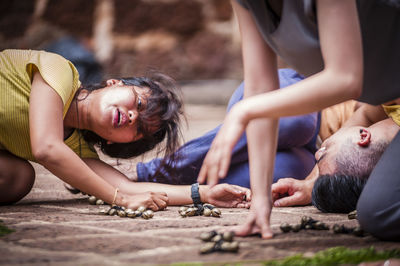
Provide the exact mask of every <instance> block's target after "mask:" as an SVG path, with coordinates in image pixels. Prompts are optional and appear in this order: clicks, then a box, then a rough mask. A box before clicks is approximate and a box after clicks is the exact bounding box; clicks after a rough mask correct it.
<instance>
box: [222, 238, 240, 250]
mask: <svg viewBox="0 0 400 266" xmlns="http://www.w3.org/2000/svg"><path fill="white" fill-rule="evenodd" d="M238 249H239V243H238V242H236V241H234V242H223V243H221V250H222V251H228V252H236V251H238Z"/></svg>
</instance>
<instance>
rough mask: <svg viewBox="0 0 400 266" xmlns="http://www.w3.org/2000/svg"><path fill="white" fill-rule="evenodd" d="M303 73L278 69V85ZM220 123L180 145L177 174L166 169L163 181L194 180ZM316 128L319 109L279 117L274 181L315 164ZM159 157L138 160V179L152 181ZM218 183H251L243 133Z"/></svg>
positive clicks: (298, 174) (301, 176)
mask: <svg viewBox="0 0 400 266" xmlns="http://www.w3.org/2000/svg"><path fill="white" fill-rule="evenodd" d="M302 79H303V77H302V76H300V75H299V74H298V73H297V72H295V71H294V70H291V69H281V70H279V81H280V87H281V88H284V87H287V86H289V85H291V84H294V83H296V82H298V81H300V80H302ZM243 91H244V85H243V83H242V84H241V85H240V86H239V88H237V90H236V91H235V92H234V93H233V95H232V97H231V99H230V101H229V104H228V108H227V111H229V110H230V109H231V108H232V106H233V105H234V104H235V103H237V102H238V101H240V100H241V99H242V98H243ZM219 128H220V126H218V127H217V128H215V129H213V130H211V131H209V132H207V133H206V134H204V135H203V136H201V137H199V138H196V139H193V140H191V141H189V142H187V143H186V144H185V145H183V146H182V147H181V148H180V149H179V150H178V151H177V153H178V154H179V155H180V160H179V161H178V162H177V163H176V165H174V167H175V168H176V175H175V176H173V177H172V176H170V175H169V174H168V172H167V171H165V169H161V172H162V173H163V174H164V175H165V178H166V181H165V182H166V183H171V184H192V183H194V182H196V179H197V175H198V173H199V170H200V168H201V164H202V162H203V159H204V157H205V155H206V154H207V152H208V150H209V148H210V145H211V143H212V141H213V139H214V137H215V136H216V134H217V132H218V130H219ZM318 131H319V116H318V113H311V114H307V115H301V116H292V117H284V118H281V119H280V120H279V138H278V150H277V155H276V159H275V169H274V182H276V181H277V180H278V179H279V178H282V177H293V178H296V179H304V178H305V177H306V176H307V175H308V173H309V172H310V171H311V170H312V168H313V167H314V164H315V159H314V154H313V153H314V151H315V141H316V136H317V135H318ZM161 161H162V159H161V158H156V159H153V160H151V161H149V162H147V163H138V164H137V175H138V181H139V182H155V181H156V179H155V177H154V176H153V175H154V173H155V172H156V171H157V169H158V167H159V166H160V164H161ZM221 183H230V184H236V185H240V186H244V187H250V177H249V165H248V153H247V139H246V135H245V134H243V136H242V137H241V138H240V139H239V141H238V143H237V144H236V146H235V148H234V150H233V153H232V158H231V165H230V168H229V171H228V175H227V177H226V178H225V179H222V180H221Z"/></svg>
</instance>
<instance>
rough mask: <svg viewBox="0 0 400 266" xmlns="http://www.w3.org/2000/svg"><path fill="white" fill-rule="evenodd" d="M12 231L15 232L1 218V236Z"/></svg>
mask: <svg viewBox="0 0 400 266" xmlns="http://www.w3.org/2000/svg"><path fill="white" fill-rule="evenodd" d="M12 232H14V230H12V229H10V228H8V227H7V226H5V225H4V224H3V221H2V220H0V237H1V236H4V235H7V234H9V233H12Z"/></svg>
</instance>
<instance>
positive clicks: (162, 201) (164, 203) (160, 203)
mask: <svg viewBox="0 0 400 266" xmlns="http://www.w3.org/2000/svg"><path fill="white" fill-rule="evenodd" d="M167 200H168V199H167ZM153 201H154V203H155V204H156V205H157V207H158V209H159V210H163V209H165V208H166V207H167V201H166V200H165V199H163V198H162V197H161V196H160V197H154V199H153Z"/></svg>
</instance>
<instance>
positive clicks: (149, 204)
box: [124, 192, 168, 211]
mask: <svg viewBox="0 0 400 266" xmlns="http://www.w3.org/2000/svg"><path fill="white" fill-rule="evenodd" d="M124 200H125V201H126V202H127V203H126V204H125V205H126V206H125V207H127V208H130V209H133V210H136V209H137V208H138V207H140V206H144V207H146V208H148V209H151V210H153V211H160V210H163V209H165V208H166V207H167V205H168V196H167V194H166V193H164V192H144V193H139V194H135V195H124Z"/></svg>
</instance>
